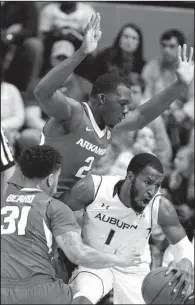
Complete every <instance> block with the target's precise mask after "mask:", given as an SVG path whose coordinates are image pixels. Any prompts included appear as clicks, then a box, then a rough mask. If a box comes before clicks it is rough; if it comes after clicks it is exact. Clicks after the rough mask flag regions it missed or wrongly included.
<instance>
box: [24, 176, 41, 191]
mask: <svg viewBox="0 0 195 305" xmlns="http://www.w3.org/2000/svg"><path fill="white" fill-rule="evenodd" d="M23 188H28V189H39V190H42V188H41V186H40V185H39V183H38V181H37V180H30V179H27V178H25V182H24V184H23Z"/></svg>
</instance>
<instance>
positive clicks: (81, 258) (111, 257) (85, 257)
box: [73, 247, 119, 269]
mask: <svg viewBox="0 0 195 305" xmlns="http://www.w3.org/2000/svg"><path fill="white" fill-rule="evenodd" d="M73 263H75V264H77V265H80V266H83V267H86V268H93V269H102V268H111V267H114V266H116V265H117V264H119V260H118V258H117V256H116V255H115V254H108V253H103V252H98V251H96V250H95V249H93V248H90V247H84V249H82V254H81V252H80V255H78V258H77V259H76V262H73Z"/></svg>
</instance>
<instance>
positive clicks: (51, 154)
mask: <svg viewBox="0 0 195 305" xmlns="http://www.w3.org/2000/svg"><path fill="white" fill-rule="evenodd" d="M18 165H19V167H20V170H21V172H22V174H23V175H24V177H25V178H26V179H27V181H28V183H29V182H32V184H34V185H37V186H38V187H40V188H41V189H42V190H43V191H45V192H46V193H47V194H48V195H50V196H52V195H53V194H54V193H55V192H56V189H57V184H58V178H59V175H60V170H61V157H60V154H59V153H58V152H57V151H56V150H55V149H54V148H52V147H50V146H48V145H42V146H38V145H37V146H33V147H28V148H26V149H24V150H23V151H22V153H21V155H20V157H19V160H18Z"/></svg>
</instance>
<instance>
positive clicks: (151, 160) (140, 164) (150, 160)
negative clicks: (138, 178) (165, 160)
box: [127, 153, 164, 175]
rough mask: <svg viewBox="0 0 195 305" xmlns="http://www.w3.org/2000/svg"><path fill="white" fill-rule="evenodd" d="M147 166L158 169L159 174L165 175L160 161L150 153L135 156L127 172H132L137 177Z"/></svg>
mask: <svg viewBox="0 0 195 305" xmlns="http://www.w3.org/2000/svg"><path fill="white" fill-rule="evenodd" d="M147 166H150V167H152V168H154V169H156V170H157V171H158V172H159V173H162V174H163V173H164V171H163V166H162V164H161V162H160V160H159V159H158V158H157V157H155V156H154V155H152V154H149V153H140V154H137V155H135V156H134V157H133V158H132V159H131V161H130V163H129V165H128V168H127V172H132V173H133V174H135V175H137V174H139V173H140V172H141V171H142V170H144V169H145V168H146V167H147Z"/></svg>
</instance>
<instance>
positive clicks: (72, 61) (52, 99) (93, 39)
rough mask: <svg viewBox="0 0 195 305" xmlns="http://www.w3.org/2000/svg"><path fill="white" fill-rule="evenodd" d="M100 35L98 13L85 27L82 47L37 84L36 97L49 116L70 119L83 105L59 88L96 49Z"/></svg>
mask: <svg viewBox="0 0 195 305" xmlns="http://www.w3.org/2000/svg"><path fill="white" fill-rule="evenodd" d="M100 37H101V31H100V16H99V14H96V15H95V16H92V18H91V20H90V22H89V23H88V25H87V27H86V29H85V35H84V40H83V43H82V45H81V47H80V49H79V50H78V51H76V52H75V53H74V54H73V56H72V57H70V58H68V59H66V60H65V61H63V62H62V63H60V64H59V65H58V66H56V67H54V68H53V69H52V70H51V71H49V72H48V73H47V74H46V75H45V77H43V78H42V79H41V81H40V82H39V84H38V85H37V86H36V88H35V92H34V93H35V97H36V99H37V101H38V102H39V104H40V107H41V108H42V110H43V111H44V112H45V113H47V114H48V115H49V116H53V117H55V118H56V119H58V120H68V119H70V118H71V117H72V111H74V109H75V107H81V106H80V105H79V104H77V103H75V101H74V100H72V99H70V98H68V97H66V96H64V95H63V94H62V93H61V92H60V90H59V89H60V88H61V87H62V85H63V83H64V82H65V80H66V79H67V78H68V76H69V75H70V74H71V73H72V72H73V71H74V69H75V68H76V67H77V66H78V65H79V64H80V63H81V61H82V60H83V59H84V58H85V57H86V56H87V55H88V54H90V53H92V52H93V51H94V50H95V49H96V47H97V43H98V40H99V39H100ZM76 105H77V106H76Z"/></svg>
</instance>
